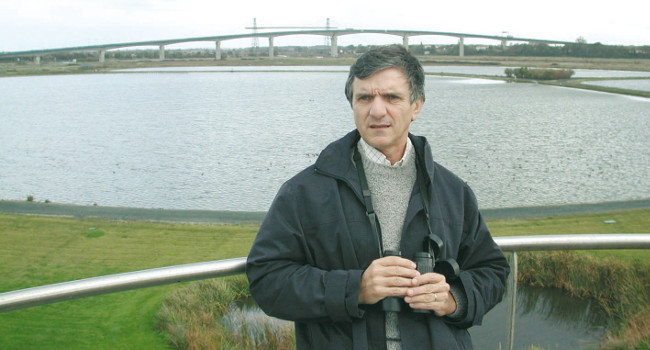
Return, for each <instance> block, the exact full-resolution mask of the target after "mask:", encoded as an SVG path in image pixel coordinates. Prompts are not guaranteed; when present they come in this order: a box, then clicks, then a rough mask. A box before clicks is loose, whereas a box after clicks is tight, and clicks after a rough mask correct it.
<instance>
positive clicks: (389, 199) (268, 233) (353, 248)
mask: <svg viewBox="0 0 650 350" xmlns="http://www.w3.org/2000/svg"><path fill="white" fill-rule="evenodd" d="M345 93H346V96H347V98H348V101H349V102H350V104H351V106H352V110H353V112H354V121H355V124H356V130H354V131H352V132H350V133H349V134H347V135H346V136H344V137H343V138H342V139H340V140H338V141H335V142H333V143H332V144H330V145H329V146H327V147H326V148H325V149H324V150H323V151H322V152H321V154H320V155H319V157H318V159H317V160H316V163H315V164H314V165H312V166H310V167H309V168H307V169H305V170H303V171H302V172H300V173H299V174H297V175H296V176H294V177H293V178H292V179H290V180H289V181H287V182H286V183H285V184H284V185H283V186H282V188H281V189H280V191H279V192H278V194H277V196H276V198H275V199H274V201H273V204H272V205H271V208H270V209H269V212H268V214H267V216H266V218H265V219H264V222H263V223H262V226H261V227H260V230H259V232H258V235H257V237H256V239H255V242H254V244H253V247H252V248H251V251H250V254H249V256H248V262H247V265H246V273H247V275H248V279H249V282H250V290H251V294H252V295H253V297H254V298H255V300H256V301H257V303H258V304H259V306H260V307H261V308H262V310H264V311H265V312H266V313H267V314H269V315H271V316H275V317H279V318H283V319H287V320H292V321H295V327H296V347H297V348H298V349H404V350H409V349H471V348H472V344H471V339H470V337H469V333H468V332H467V330H466V329H467V328H468V327H470V326H472V325H476V324H480V323H481V320H482V317H483V315H484V314H485V313H486V312H487V311H488V310H490V309H491V308H492V307H493V306H494V305H495V304H497V303H498V302H499V301H500V300H501V298H502V296H503V293H504V288H505V280H506V277H507V274H508V264H507V262H506V260H505V258H504V256H503V253H502V252H501V250H500V249H499V248H498V246H497V245H496V244H495V243H494V241H493V240H492V237H491V235H490V233H489V231H488V229H487V227H486V225H485V223H484V221H483V219H482V218H481V215H480V213H479V211H478V208H477V204H476V199H475V197H474V194H473V193H472V191H471V190H470V188H469V187H468V186H467V184H466V183H465V182H463V181H462V180H460V179H459V178H457V177H456V176H455V175H453V174H452V173H451V172H449V171H448V170H446V169H445V168H443V167H442V166H440V165H439V164H437V163H435V162H434V161H433V159H432V156H431V150H430V148H429V145H428V143H427V141H426V139H425V138H423V137H418V136H414V135H411V134H409V126H410V124H411V122H412V121H414V120H415V119H416V118H417V116H418V114H419V112H420V110H421V108H422V105H423V103H424V99H425V98H424V72H423V70H422V67H421V66H420V63H419V62H418V61H417V59H416V58H415V57H414V56H412V55H411V54H410V53H409V52H408V51H407V50H406V49H404V48H403V47H401V46H389V47H381V48H378V49H373V50H371V51H369V52H367V53H366V54H364V55H363V56H361V57H360V58H359V59H358V60H357V61H356V63H355V64H353V65H352V67H351V68H350V75H349V77H348V81H347V84H346V87H345ZM430 236H437V237H439V238H440V240H441V241H442V247H441V248H440V249H439V250H436V249H435V247H436V246H437V247H439V244H438V245H436V243H435V240H434V239H433V238H430ZM432 242H433V243H432ZM432 247H433V248H432ZM388 251H399V252H400V254H399V255H400V256H390V255H392V254H390V253H388ZM434 251H435V253H437V254H438V255H439V256H436V257H435V259H455V261H456V262H457V263H458V266H459V268H460V273H459V276H458V278H455V277H456V276H454V274H453V273H451V274H449V276H448V277H449V278H450V280H447V278H446V277H445V276H444V275H442V274H439V273H435V272H428V273H420V272H418V270H417V268H416V264H415V263H414V260H415V254H416V253H418V252H434ZM440 264H442V263H440ZM450 265H453V264H450ZM395 297H397V298H399V299H397V300H398V301H397V306H395V305H394V304H391V305H393V306H387V305H388V304H387V303H389V302H391V301H394V300H396V299H395Z"/></svg>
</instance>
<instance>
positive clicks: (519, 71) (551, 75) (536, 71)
mask: <svg viewBox="0 0 650 350" xmlns="http://www.w3.org/2000/svg"><path fill="white" fill-rule="evenodd" d="M573 74H575V72H574V71H573V70H572V69H553V68H548V69H541V68H528V67H521V68H515V69H512V68H506V70H505V75H506V76H507V77H508V78H512V77H513V76H514V77H515V78H517V79H534V80H559V79H569V78H571V76H573Z"/></svg>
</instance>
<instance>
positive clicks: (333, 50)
mask: <svg viewBox="0 0 650 350" xmlns="http://www.w3.org/2000/svg"><path fill="white" fill-rule="evenodd" d="M331 41H332V46H331V48H330V56H332V57H339V44H338V43H337V36H336V34H334V35H332V40H331Z"/></svg>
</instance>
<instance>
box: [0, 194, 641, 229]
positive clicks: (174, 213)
mask: <svg viewBox="0 0 650 350" xmlns="http://www.w3.org/2000/svg"><path fill="white" fill-rule="evenodd" d="M648 208H650V199H639V200H629V201H616V202H602V203H585V204H564V205H549V206H532V207H514V208H498V209H482V210H481V213H482V214H483V217H484V218H486V219H506V218H524V217H550V216H560V215H575V214H589V213H602V212H612V211H621V210H631V209H648ZM0 213H14V214H33V215H54V216H67V217H75V218H91V217H96V218H106V219H112V220H127V221H133V220H137V221H172V222H201V223H224V224H241V223H260V222H261V221H262V220H263V219H264V215H265V214H266V213H265V212H240V211H212V210H175V209H145V208H128V207H101V206H81V205H70V204H55V203H40V202H28V201H9V200H0Z"/></svg>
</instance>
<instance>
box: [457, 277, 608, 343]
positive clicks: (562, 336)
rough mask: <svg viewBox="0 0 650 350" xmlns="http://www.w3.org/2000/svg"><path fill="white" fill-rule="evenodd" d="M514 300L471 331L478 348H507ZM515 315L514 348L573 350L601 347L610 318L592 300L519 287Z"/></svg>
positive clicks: (543, 289) (546, 289)
mask: <svg viewBox="0 0 650 350" xmlns="http://www.w3.org/2000/svg"><path fill="white" fill-rule="evenodd" d="M509 303H510V300H508V299H507V298H504V301H503V302H501V303H500V304H498V305H497V306H495V307H494V309H492V310H490V312H488V313H487V314H486V315H485V317H484V318H483V324H482V325H481V326H478V327H473V328H470V334H472V340H473V342H474V346H475V347H476V348H477V349H487V350H492V349H494V350H496V349H507V348H508V346H509V343H508V338H507V337H508V334H507V333H508V332H509V328H508V327H509V323H508V321H507V320H509V319H510V310H509ZM516 310H517V312H516V314H515V335H514V339H515V341H514V348H515V349H526V348H528V347H530V346H531V345H535V346H537V347H541V348H543V349H552V350H573V349H581V348H584V347H586V346H594V345H597V344H598V343H599V341H600V338H601V337H602V336H603V335H604V334H605V331H606V329H607V327H608V326H609V324H608V322H609V321H608V318H607V315H606V314H605V312H604V311H603V310H602V309H601V308H600V307H599V306H598V305H596V303H595V302H593V301H591V300H580V299H576V298H572V297H570V296H568V295H567V294H565V293H563V292H562V291H560V290H557V289H551V288H538V287H528V286H519V287H518V288H517V307H516Z"/></svg>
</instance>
